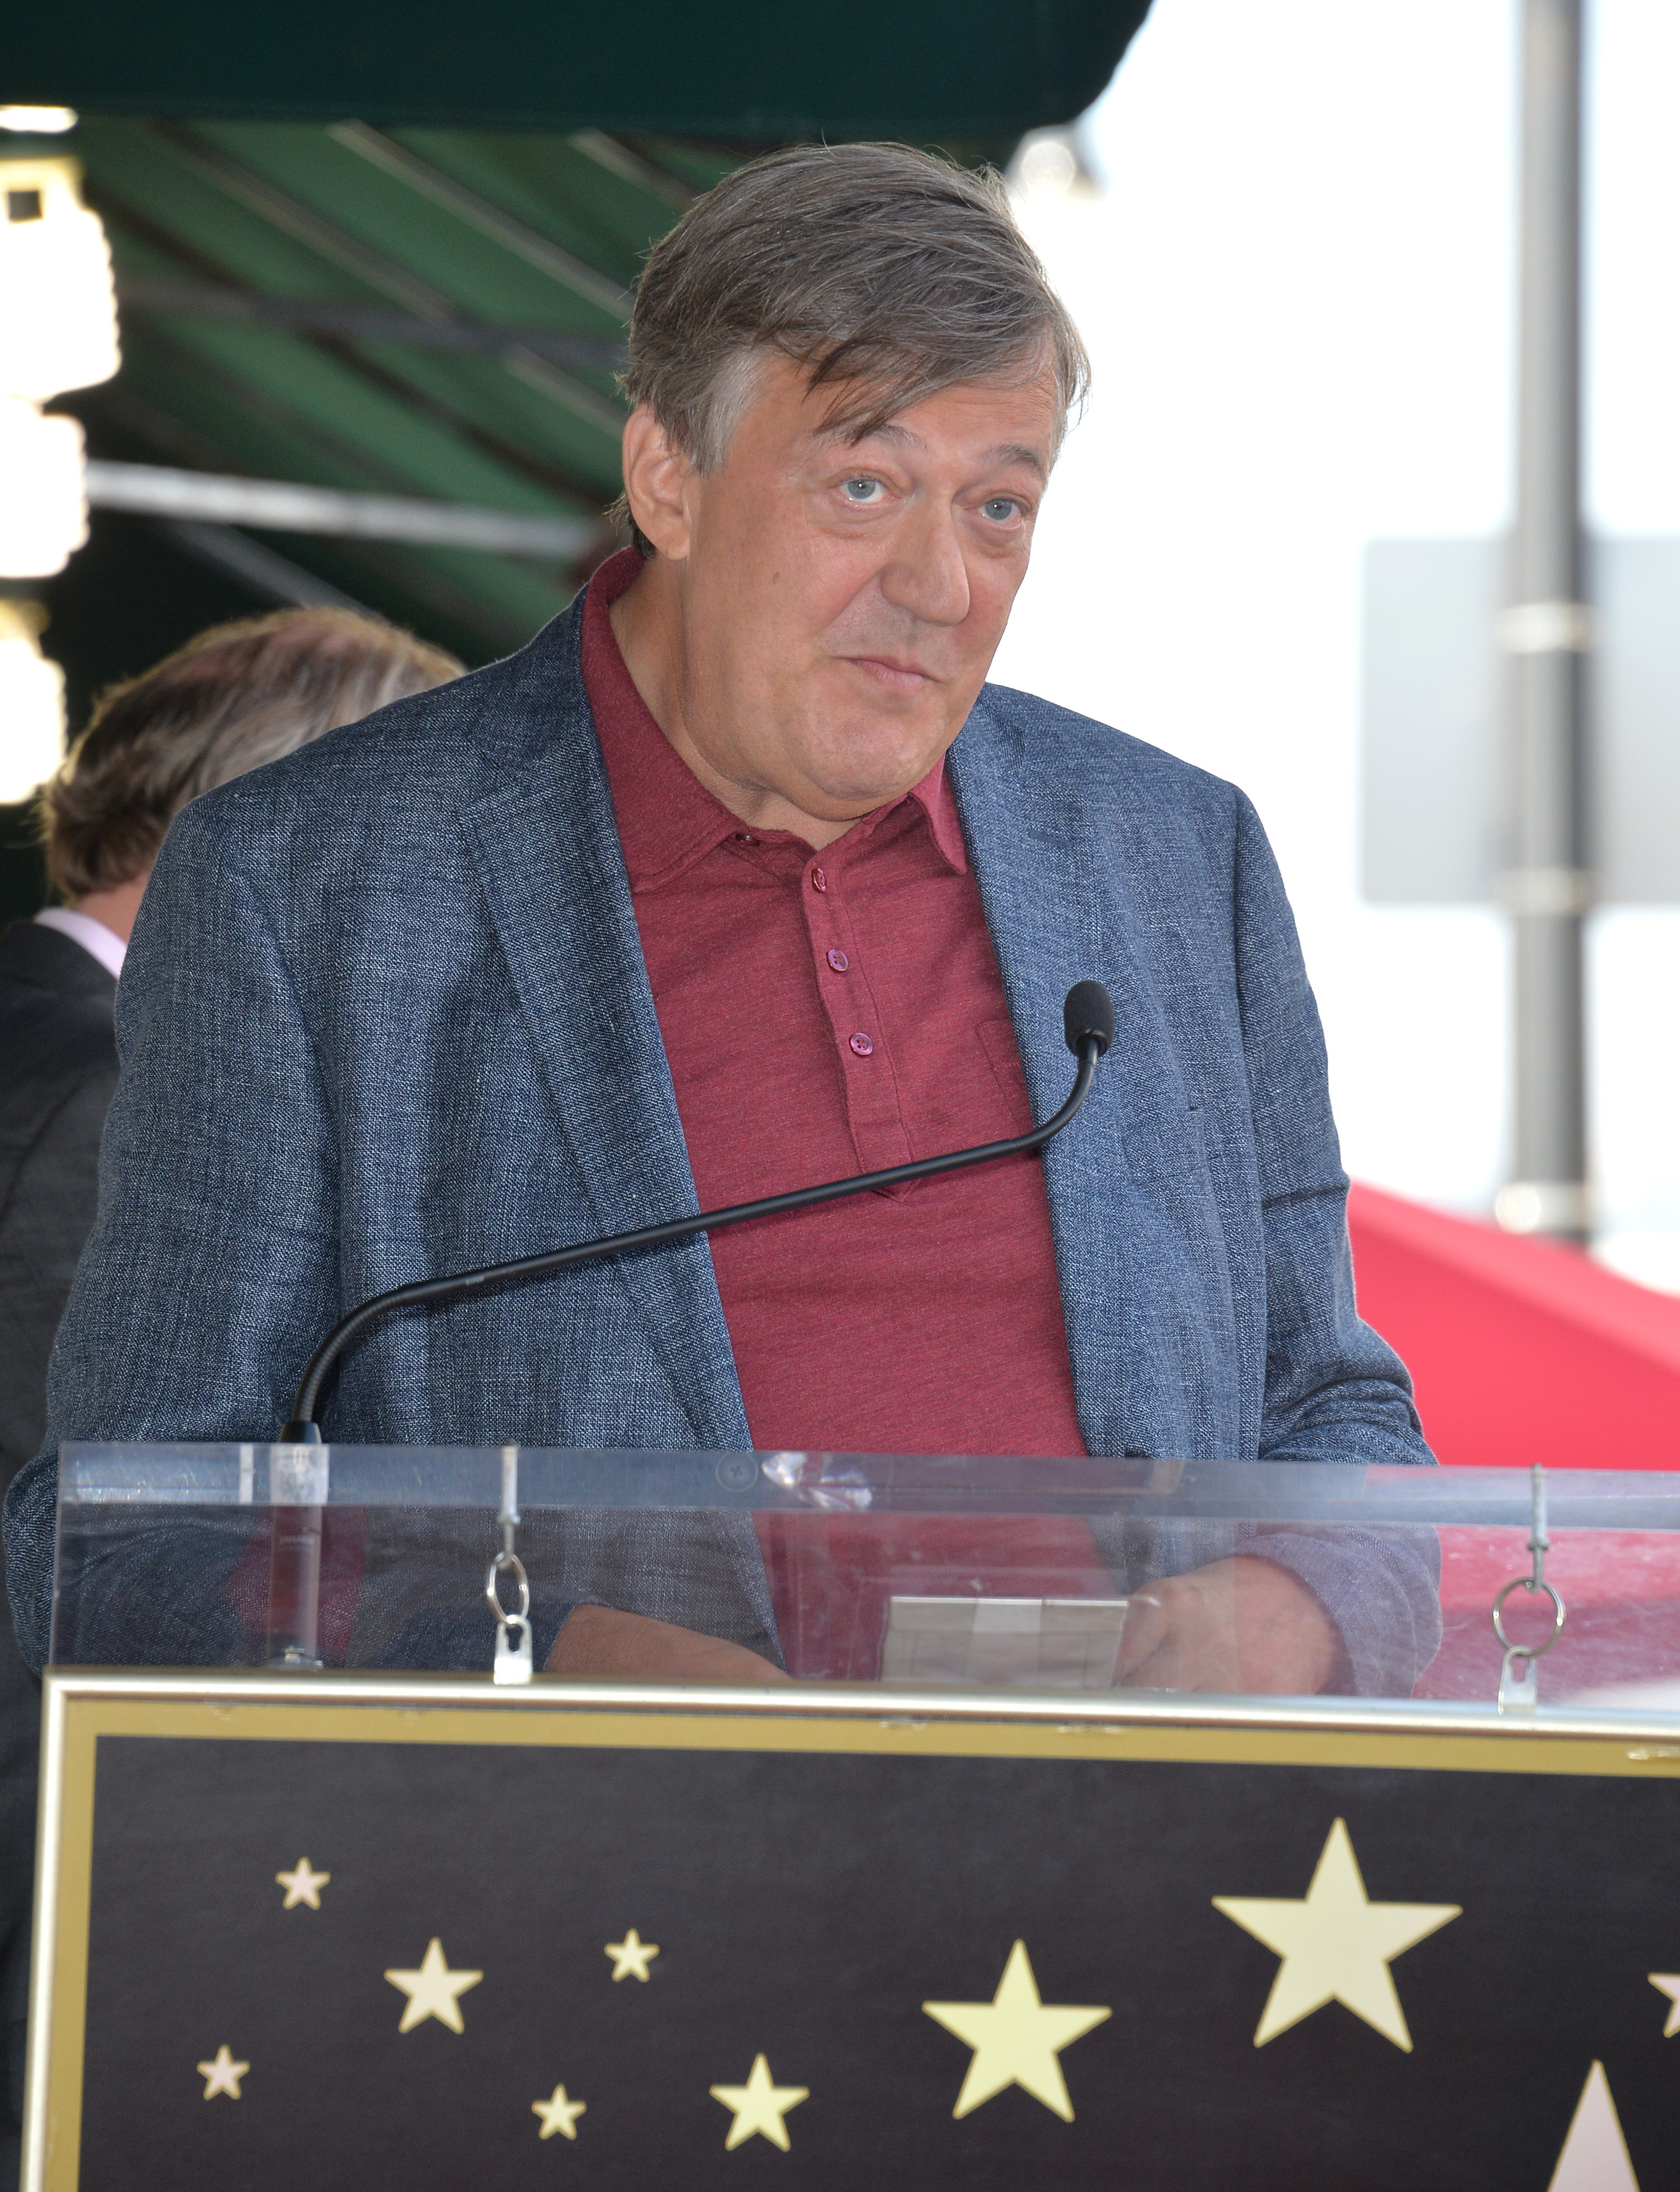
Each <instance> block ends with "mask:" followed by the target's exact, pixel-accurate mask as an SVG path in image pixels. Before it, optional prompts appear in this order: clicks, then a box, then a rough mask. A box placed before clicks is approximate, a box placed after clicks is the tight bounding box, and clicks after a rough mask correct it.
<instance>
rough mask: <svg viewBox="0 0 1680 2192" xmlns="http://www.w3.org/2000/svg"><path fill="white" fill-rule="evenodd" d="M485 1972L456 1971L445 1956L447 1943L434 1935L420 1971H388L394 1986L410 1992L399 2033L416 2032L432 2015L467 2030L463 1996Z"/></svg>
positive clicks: (421, 1963)
mask: <svg viewBox="0 0 1680 2192" xmlns="http://www.w3.org/2000/svg"><path fill="white" fill-rule="evenodd" d="M483 1976H484V1974H483V1972H452V1971H451V1970H450V1969H449V1964H448V1962H447V1961H446V1960H445V1957H444V1955H443V1943H442V1942H441V1941H440V1940H438V1939H437V1936H436V1935H435V1934H434V1935H433V1937H432V1938H431V1940H430V1941H429V1942H428V1943H427V1944H426V1955H424V1957H422V1959H421V1960H420V1969H419V1970H418V1971H417V1972H386V1978H387V1979H389V1980H390V1982H391V1985H392V1986H394V1987H400V1988H401V1989H402V1990H403V1993H404V1994H405V1995H408V1997H409V2001H408V2006H407V2007H406V2008H405V2009H404V2010H403V2021H402V2023H401V2024H399V2025H398V2026H397V2030H398V2031H399V2032H412V2031H413V2030H414V2027H415V2026H416V2025H417V2024H425V2022H426V2018H428V2017H435V2018H437V2022H438V2023H439V2024H447V2025H448V2026H449V2029H450V2031H451V2032H465V2031H466V2025H465V2024H462V2022H461V2013H460V1996H461V1995H464V1994H465V1993H466V1990H467V1989H468V1988H469V1987H476V1986H477V1984H478V1982H479V1980H480V1979H482V1978H483Z"/></svg>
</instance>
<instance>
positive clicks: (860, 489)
mask: <svg viewBox="0 0 1680 2192" xmlns="http://www.w3.org/2000/svg"><path fill="white" fill-rule="evenodd" d="M880 492H881V482H880V481H879V480H877V479H871V478H869V477H867V476H866V475H865V476H863V477H860V478H857V479H849V480H848V481H847V482H846V498H847V499H848V501H849V502H873V501H874V500H875V499H876V497H877V495H878V494H880Z"/></svg>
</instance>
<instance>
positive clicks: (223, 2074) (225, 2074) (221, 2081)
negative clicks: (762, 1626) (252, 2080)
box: [197, 2040, 251, 2101]
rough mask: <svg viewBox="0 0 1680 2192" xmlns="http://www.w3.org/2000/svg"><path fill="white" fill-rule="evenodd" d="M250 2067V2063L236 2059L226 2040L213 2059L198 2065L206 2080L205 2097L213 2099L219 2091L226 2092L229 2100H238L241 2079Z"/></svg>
mask: <svg viewBox="0 0 1680 2192" xmlns="http://www.w3.org/2000/svg"><path fill="white" fill-rule="evenodd" d="M250 2067H251V2066H250V2064H249V2063H236V2062H235V2061H234V2059H233V2050H232V2049H231V2047H230V2046H228V2044H227V2042H226V2041H225V2040H224V2041H223V2042H222V2044H221V2046H220V2047H218V2048H217V2050H216V2052H215V2055H214V2059H213V2060H211V2061H210V2062H209V2063H200V2064H197V2072H198V2075H199V2076H200V2077H201V2078H202V2079H203V2081H204V2098H205V2099H206V2100H207V2101H213V2100H214V2098H215V2097H216V2095H217V2094H218V2093H226V2096H227V2098H228V2099H229V2100H231V2101H237V2099H238V2098H239V2081H240V2080H241V2079H242V2078H243V2076H244V2075H245V2073H246V2072H247V2071H248V2070H249V2069H250Z"/></svg>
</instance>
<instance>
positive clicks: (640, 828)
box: [583, 550, 1089, 1671]
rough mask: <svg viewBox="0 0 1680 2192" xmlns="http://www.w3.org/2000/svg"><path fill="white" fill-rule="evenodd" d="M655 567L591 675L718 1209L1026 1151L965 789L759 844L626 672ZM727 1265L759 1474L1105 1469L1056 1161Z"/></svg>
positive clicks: (596, 637)
mask: <svg viewBox="0 0 1680 2192" xmlns="http://www.w3.org/2000/svg"><path fill="white" fill-rule="evenodd" d="M639 568H640V565H639V562H638V560H637V557H636V555H635V552H634V551H632V550H626V551H625V552H624V553H623V554H622V555H620V556H617V557H614V558H613V560H612V561H611V562H609V563H606V564H604V565H603V567H602V568H601V569H600V570H599V571H597V574H595V577H594V579H592V580H591V585H590V589H589V596H588V599H587V601H586V603H585V607H584V620H583V675H584V683H585V686H586V690H587V692H588V694H589V700H590V705H591V709H592V710H593V711H594V716H595V722H596V726H597V730H598V732H599V734H600V739H601V750H602V753H603V756H604V758H605V761H606V766H607V778H608V782H609V785H610V786H611V790H612V796H613V805H614V812H615V813H616V816H617V819H618V826H619V836H620V842H622V845H623V848H624V856H625V863H626V868H627V870H628V871H629V876H630V887H631V896H632V899H633V902H634V905H635V909H636V920H637V928H638V929H639V931H640V933H641V939H642V950H643V957H644V958H645V960H646V962H647V967H648V974H649V980H650V982H651V984H652V986H653V993H654V1007H655V1009H656V1010H657V1012H658V1014H659V1022H660V1034H661V1035H662V1036H663V1037H664V1040H665V1048H666V1055H667V1057H668V1058H669V1059H670V1061H671V1078H672V1081H673V1082H674V1084H675V1087H676V1092H677V1110H678V1112H679V1113H680V1115H681V1116H682V1121H683V1135H684V1138H685V1139H686V1141H687V1144H688V1150H689V1164H690V1165H691V1167H693V1171H694V1186H695V1189H696V1191H697V1193H698V1195H699V1196H700V1208H701V1209H702V1210H706V1209H711V1208H717V1207H720V1206H722V1205H724V1204H727V1203H733V1202H750V1201H751V1200H752V1199H753V1198H754V1197H755V1196H763V1195H771V1194H774V1193H777V1192H779V1191H780V1190H784V1189H787V1188H793V1187H804V1186H808V1185H811V1184H814V1183H815V1182H817V1181H820V1180H828V1179H842V1178H843V1177H844V1176H845V1175H847V1174H848V1173H858V1172H872V1171H876V1170H878V1169H881V1168H883V1167H887V1166H889V1165H897V1164H903V1163H906V1162H909V1161H910V1160H911V1159H913V1158H917V1157H924V1156H937V1155H939V1154H940V1153H941V1152H943V1151H945V1150H956V1149H962V1148H963V1147H964V1146H966V1145H969V1144H971V1143H976V1142H989V1141H997V1140H1002V1139H1004V1138H1005V1137H1006V1136H1008V1135H1011V1134H1018V1133H1025V1132H1026V1129H1027V1127H1029V1126H1031V1123H1032V1114H1031V1108H1030V1106H1029V1105H1028V1101H1027V1095H1026V1082H1025V1080H1024V1078H1023V1076H1022V1073H1021V1067H1020V1056H1019V1054H1018V1053H1017V1050H1016V1047H1015V1038H1014V1030H1013V1028H1012V1027H1011V1025H1010V1021H1009V1008H1008V1007H1007V1005H1006V1004H1005V1002H1004V999H1003V983H1002V980H1001V979H1000V977H999V974H998V971H997V957H996V955H995V954H994V952H993V950H992V947H991V935H990V933H989V932H988V930H987V928H986V916H985V913H984V911H983V910H982V908H981V905H980V893H979V890H978V888H976V886H975V882H974V875H973V872H972V871H971V869H970V868H969V859H968V853H967V851H966V849H965V848H964V846H963V832H962V827H961V825H960V823H959V820H958V818H957V806H956V802H955V800H954V798H953V797H952V795H951V787H950V785H949V783H948V782H947V780H946V774H945V767H944V763H943V762H940V765H939V766H938V767H937V768H934V770H933V772H932V773H931V774H929V776H928V777H926V778H925V779H923V782H922V783H920V784H918V785H917V786H916V787H915V788H914V790H913V791H911V792H909V793H907V794H906V796H904V797H903V798H901V799H897V800H894V801H893V802H891V804H889V805H888V806H885V807H882V808H877V809H876V811H875V812H874V813H872V814H867V815H866V816H865V817H864V818H863V819H862V820H861V821H860V822H857V823H854V825H853V826H852V828H851V829H849V831H847V832H846V834H845V835H844V836H843V837H840V838H837V840H836V841H835V842H833V843H832V844H831V845H828V846H826V847H825V848H824V849H823V850H822V851H821V852H820V853H814V852H813V851H812V849H811V848H810V846H809V845H808V844H807V843H806V842H804V840H803V838H801V837H798V836H794V835H793V834H792V833H791V832H790V831H780V830H769V831H766V830H749V829H748V828H747V826H746V824H745V823H743V822H742V821H740V819H739V818H738V817H736V816H735V815H734V814H732V813H730V812H729V809H728V808H726V807H724V806H723V804H722V803H721V802H719V801H718V800H717V799H715V798H714V797H713V796H712V795H711V793H710V792H709V791H706V788H705V786H704V785H702V784H701V783H700V780H699V779H698V778H696V777H695V776H694V773H693V772H692V771H691V770H690V769H689V767H688V765H687V763H686V762H683V761H682V760H681V759H680V758H679V757H678V756H677V753H676V751H674V749H673V748H672V747H671V745H670V743H669V741H668V740H667V739H666V737H665V735H664V734H663V733H662V732H661V731H660V728H659V726H658V725H657V723H655V722H654V718H653V716H651V715H650V714H649V711H648V708H647V705H646V704H645V702H644V701H643V699H642V696H641V694H639V693H638V692H637V688H636V686H635V684H634V682H632V680H631V676H630V673H629V671H628V670H627V669H626V666H625V662H624V658H623V656H622V655H621V654H620V652H619V648H618V643H617V641H616V640H615V638H614V635H613V628H612V622H611V619H610V618H609V615H608V614H607V609H608V604H609V602H611V601H612V600H613V599H614V597H616V596H617V595H618V594H620V593H621V592H622V591H624V590H625V588H626V586H627V585H629V584H630V582H631V579H633V578H634V577H635V576H636V574H637V571H638V569H639ZM711 1259H712V1264H713V1267H714V1269H715V1270H716V1272H717V1288H718V1293H719V1294H720V1295H721V1296H722V1299H723V1315H724V1318H725V1320H726V1321H727V1322H728V1325H729V1338H730V1341H731V1344H733V1346H734V1358H735V1368H736V1371H737V1373H739V1375H740V1388H741V1396H742V1399H743V1400H744V1401H745V1403H746V1419H747V1423H748V1425H749V1426H750V1428H751V1434H752V1442H753V1444H754V1446H755V1447H758V1448H760V1449H767V1448H769V1449H774V1448H781V1449H790V1448H791V1449H796V1450H797V1449H804V1450H814V1451H819V1452H827V1453H836V1452H838V1453H848V1452H850V1453H954V1454H963V1453H969V1454H1022V1455H1028V1454H1083V1453H1084V1451H1085V1447H1084V1443H1083V1439H1082V1437H1081V1435H1080V1430H1079V1424H1078V1420H1077V1417H1076V1415H1075V1413H1074V1404H1073V1380H1072V1375H1071V1370H1070V1368H1069V1364H1068V1355H1067V1339H1066V1331H1065V1328H1064V1326H1063V1322H1062V1308H1061V1291H1060V1283H1059V1281H1058V1278H1057V1274H1056V1266H1055V1258H1054V1250H1053V1247H1052V1242H1051V1237H1050V1218H1049V1207H1048V1204H1047V1202H1046V1200H1045V1195H1044V1181H1043V1170H1042V1167H1041V1165H1040V1162H1039V1160H1038V1159H1037V1157H1036V1156H1020V1157H1009V1158H1005V1159H1003V1160H1001V1161H1000V1162H997V1163H995V1164H990V1165H982V1166H978V1167H975V1168H974V1170H972V1171H969V1172H960V1173H953V1174H951V1175H950V1176H948V1177H946V1178H944V1179H930V1180H923V1181H919V1182H917V1184H915V1185H913V1186H911V1187H901V1188H894V1189H891V1190H888V1191H887V1192H885V1193H882V1192H879V1191H877V1192H876V1193H874V1194H871V1195H862V1196H854V1197H852V1198H850V1199H849V1200H847V1201H845V1202H836V1203H830V1204H828V1205H826V1206H823V1207H818V1208H816V1209H814V1210H809V1211H798V1212H793V1213H787V1214H785V1215H783V1216H781V1217H777V1218H769V1219H763V1220H762V1221H759V1222H757V1223H752V1224H743V1225H733V1226H729V1227H727V1228H726V1229H724V1230H722V1231H720V1232H717V1233H715V1234H713V1235H712V1236H711ZM1061 1534H1062V1533H1053V1535H1055V1536H1056V1537H1057V1538H1058V1544H1060V1535H1061ZM1077 1542H1078V1544H1081V1545H1082V1546H1084V1545H1089V1539H1088V1538H1085V1537H1084V1535H1083V1532H1082V1533H1078V1536H1077ZM767 1550H771V1548H769V1546H768V1545H767ZM973 1550H974V1548H973V1547H972V1546H970V1547H969V1553H968V1554H966V1555H965V1554H964V1553H963V1551H962V1550H961V1549H959V1548H957V1547H955V1546H953V1547H952V1548H951V1552H952V1556H953V1558H956V1559H957V1561H958V1564H959V1565H960V1564H961V1561H962V1560H963V1558H964V1557H969V1556H971V1554H972V1552H973ZM1022 1550H1025V1548H1023V1549H1022ZM1045 1550H1049V1548H1048V1546H1047V1547H1046V1548H1045ZM824 1557H830V1555H825V1556H824ZM918 1557H920V1556H918ZM774 1565H775V1563H774V1561H773V1570H774ZM1050 1565H1051V1567H1053V1568H1054V1570H1055V1572H1056V1576H1057V1578H1060V1577H1061V1574H1062V1571H1063V1569H1064V1568H1065V1566H1066V1562H1065V1561H1063V1560H1062V1559H1061V1557H1060V1552H1058V1554H1057V1556H1056V1557H1055V1559H1054V1560H1053V1561H1051V1563H1050ZM1085 1565H1087V1566H1089V1560H1087V1561H1085ZM776 1579H777V1580H778V1581H779V1582H780V1583H782V1584H786V1577H779V1578H776ZM934 1587H935V1588H936V1587H937V1586H936V1585H935V1586H934ZM1047 1587H1048V1588H1050V1589H1054V1588H1057V1587H1059V1585H1058V1583H1057V1582H1056V1581H1055V1580H1054V1579H1052V1580H1051V1581H1049V1584H1047ZM778 1596H779V1598H780V1597H781V1596H783V1592H782V1591H781V1590H779V1591H778ZM877 1641H878V1639H877ZM811 1671H818V1670H815V1669H812V1670H811ZM834 1671H838V1670H837V1669H836V1670H834Z"/></svg>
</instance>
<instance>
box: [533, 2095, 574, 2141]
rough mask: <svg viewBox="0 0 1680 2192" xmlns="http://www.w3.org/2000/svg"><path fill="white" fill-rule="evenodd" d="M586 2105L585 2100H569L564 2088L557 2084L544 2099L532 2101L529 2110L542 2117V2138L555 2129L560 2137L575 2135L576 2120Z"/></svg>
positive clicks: (550, 2135)
mask: <svg viewBox="0 0 1680 2192" xmlns="http://www.w3.org/2000/svg"><path fill="white" fill-rule="evenodd" d="M587 2106H588V2103H587V2102H586V2101H569V2100H568V2099H567V2098H566V2088H565V2087H564V2086H556V2087H555V2088H554V2091H553V2092H551V2094H550V2095H549V2097H548V2098H547V2099H546V2101H533V2102H532V2103H531V2111H532V2114H533V2115H540V2117H541V2118H542V2130H541V2131H540V2133H539V2134H538V2136H539V2137H540V2138H553V2136H554V2134H555V2132H559V2134H560V2136H561V2138H576V2137H577V2135H578V2134H577V2121H578V2118H579V2117H580V2115H582V2114H583V2112H584V2110H585V2109H586V2107H587Z"/></svg>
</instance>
